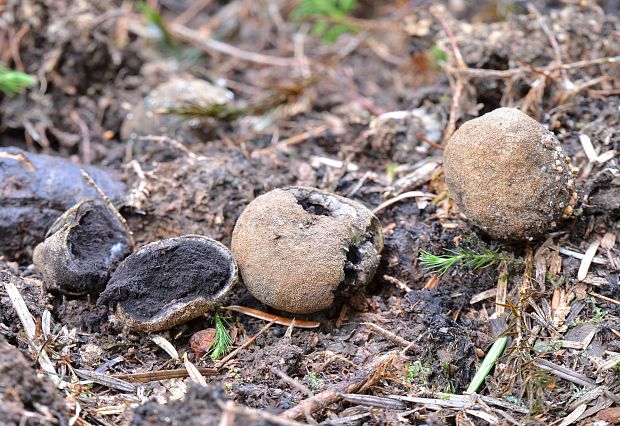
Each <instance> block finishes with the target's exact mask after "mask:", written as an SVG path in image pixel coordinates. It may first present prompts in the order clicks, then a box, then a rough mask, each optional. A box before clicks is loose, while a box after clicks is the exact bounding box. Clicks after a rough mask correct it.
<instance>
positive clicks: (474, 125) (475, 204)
mask: <svg viewBox="0 0 620 426" xmlns="http://www.w3.org/2000/svg"><path fill="white" fill-rule="evenodd" d="M575 171H576V168H575V167H573V166H572V165H571V163H570V158H569V157H567V156H566V154H564V151H563V150H562V147H561V146H560V144H559V142H558V140H557V139H556V137H555V136H554V135H553V133H551V132H549V131H548V130H546V129H545V128H544V127H543V126H542V125H541V124H540V123H538V122H537V121H536V120H534V119H532V118H530V117H529V116H527V115H526V114H524V113H523V112H521V111H519V110H518V109H514V108H499V109H496V110H494V111H492V112H490V113H488V114H485V115H483V116H482V117H479V118H476V119H474V120H470V121H468V122H466V123H464V124H463V125H462V126H461V127H460V128H459V129H458V130H457V131H456V132H455V133H454V135H452V137H451V138H450V141H449V143H448V145H447V146H446V150H445V153H444V172H445V178H446V184H447V185H448V189H449V190H450V194H451V195H452V197H453V198H454V199H455V200H456V202H457V204H458V206H459V208H460V209H461V212H462V213H463V214H465V216H466V217H467V219H468V220H469V221H471V222H472V223H473V224H474V225H476V226H478V227H479V228H481V229H482V230H483V231H484V232H486V233H487V234H488V235H489V236H491V237H493V238H497V239H504V240H527V239H532V238H534V237H537V236H539V235H541V234H543V233H544V232H545V231H547V230H549V229H551V228H554V227H555V226H556V225H557V224H558V222H559V220H560V219H562V218H563V217H564V218H566V217H569V216H570V215H571V213H572V210H573V206H574V204H575V202H576V201H577V193H576V192H575V189H574V188H575V181H574V177H573V173H574V172H575Z"/></svg>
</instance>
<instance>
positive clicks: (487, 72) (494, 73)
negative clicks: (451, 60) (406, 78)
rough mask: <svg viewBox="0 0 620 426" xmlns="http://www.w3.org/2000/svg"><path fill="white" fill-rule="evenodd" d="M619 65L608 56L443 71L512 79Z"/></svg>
mask: <svg viewBox="0 0 620 426" xmlns="http://www.w3.org/2000/svg"><path fill="white" fill-rule="evenodd" d="M616 63H620V56H608V57H604V58H596V59H585V60H583V61H577V62H571V63H568V64H552V65H548V66H546V67H542V68H531V67H518V68H510V69H507V70H492V69H487V68H467V69H459V68H457V67H453V66H450V65H446V66H445V69H446V71H447V72H448V73H449V74H456V75H459V74H462V75H467V76H469V77H472V78H498V79H504V78H513V77H517V76H519V75H525V74H530V73H538V74H543V73H548V72H552V71H556V70H559V69H566V70H571V69H578V68H586V67H590V66H593V65H609V64H616Z"/></svg>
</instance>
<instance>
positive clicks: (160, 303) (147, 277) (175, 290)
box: [99, 240, 230, 320]
mask: <svg viewBox="0 0 620 426" xmlns="http://www.w3.org/2000/svg"><path fill="white" fill-rule="evenodd" d="M229 280H230V260H229V259H227V258H225V257H224V256H222V254H221V253H220V252H219V251H218V249H217V248H215V247H210V246H207V245H205V244H200V243H197V242H195V241H187V240H186V241H184V243H183V244H182V245H175V246H172V247H166V248H160V249H155V250H154V249H152V247H150V246H146V247H143V248H142V249H140V250H139V251H137V252H136V253H134V254H132V255H131V256H129V257H128V258H127V259H125V260H124V261H123V262H122V263H121V264H120V265H119V267H118V269H117V270H116V272H114V274H113V275H112V278H111V279H110V282H109V283H108V286H107V288H106V289H105V291H104V292H103V293H102V294H101V297H100V298H99V303H116V302H118V303H119V304H120V305H121V307H122V308H123V309H124V310H125V312H127V313H129V314H131V315H132V316H134V317H135V318H136V319H138V320H148V319H150V318H152V317H153V316H154V315H156V314H157V313H158V312H160V311H161V310H162V309H164V308H165V307H166V306H168V305H171V304H173V303H178V302H188V301H191V300H193V299H195V298H197V297H200V296H202V297H203V298H205V299H206V300H210V299H211V298H212V297H213V296H214V295H215V294H217V293H218V292H219V291H220V290H221V289H222V288H223V287H224V286H225V285H226V283H228V281H229Z"/></svg>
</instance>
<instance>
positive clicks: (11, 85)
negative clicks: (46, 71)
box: [0, 66, 36, 96]
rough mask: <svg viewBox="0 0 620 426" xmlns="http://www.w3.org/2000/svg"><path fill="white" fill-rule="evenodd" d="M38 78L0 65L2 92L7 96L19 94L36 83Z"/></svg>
mask: <svg viewBox="0 0 620 426" xmlns="http://www.w3.org/2000/svg"><path fill="white" fill-rule="evenodd" d="M35 81H36V79H35V78H34V77H33V76H31V75H29V74H25V73H23V72H20V71H12V70H9V69H6V68H4V67H2V66H0V92H2V93H4V94H5V95H7V96H10V95H17V94H18V93H20V92H21V91H22V90H24V89H25V88H27V87H31V86H32V85H34V83H35Z"/></svg>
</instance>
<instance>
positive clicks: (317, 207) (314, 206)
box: [297, 198, 332, 216]
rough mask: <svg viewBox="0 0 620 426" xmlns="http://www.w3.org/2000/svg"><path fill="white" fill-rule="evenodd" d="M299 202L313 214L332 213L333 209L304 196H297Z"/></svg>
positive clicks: (323, 214)
mask: <svg viewBox="0 0 620 426" xmlns="http://www.w3.org/2000/svg"><path fill="white" fill-rule="evenodd" d="M297 204H299V205H300V206H301V207H302V208H303V209H304V210H305V211H307V212H308V213H310V214H313V215H317V216H330V215H331V213H332V211H331V210H330V209H328V208H327V207H325V206H323V205H321V204H318V203H312V202H310V200H307V199H304V198H297Z"/></svg>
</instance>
